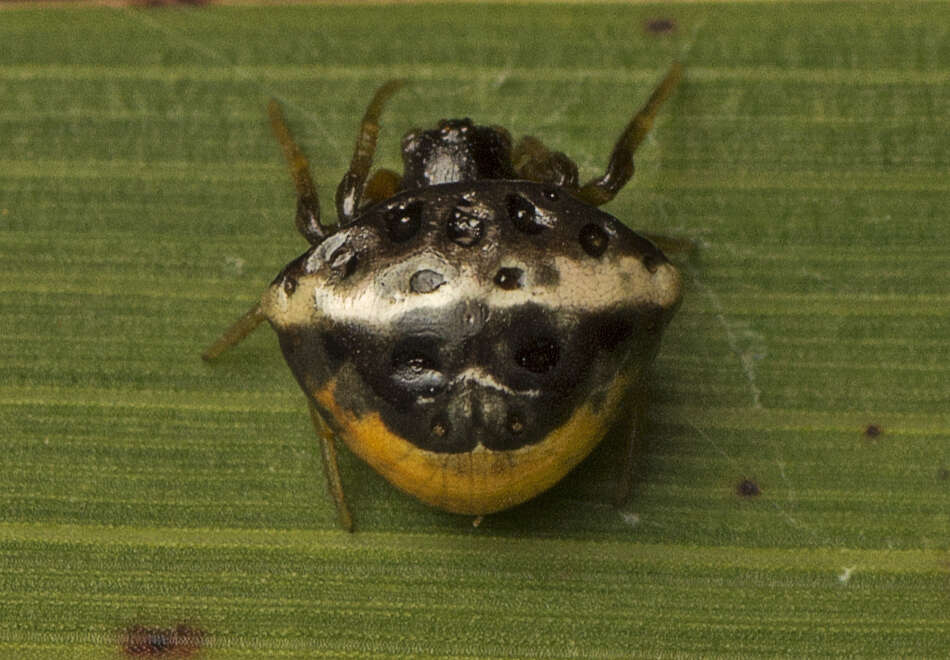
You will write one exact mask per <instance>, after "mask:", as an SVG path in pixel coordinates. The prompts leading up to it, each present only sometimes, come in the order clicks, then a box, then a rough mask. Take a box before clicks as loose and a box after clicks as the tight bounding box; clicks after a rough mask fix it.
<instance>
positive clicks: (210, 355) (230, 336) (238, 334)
mask: <svg viewBox="0 0 950 660" xmlns="http://www.w3.org/2000/svg"><path fill="white" fill-rule="evenodd" d="M266 319H267V317H266V316H264V310H263V309H261V304H260V303H257V304H256V305H254V306H253V307H251V308H250V309H249V310H247V311H246V312H245V313H244V316H242V317H241V318H239V319H238V320H237V321H235V322H234V323H232V324H231V326H230V327H229V328H228V329H227V330H225V331H224V333H223V334H222V335H221V336H220V337H218V339H217V340H215V342H214V343H213V344H211V346H209V347H208V348H206V349H205V352H204V353H202V354H201V358H202V359H203V360H206V361H208V362H210V361H211V360H214V359H215V358H217V357H218V356H219V355H221V354H222V353H224V352H225V351H226V350H228V349H229V348H231V347H232V346H237V345H238V344H240V343H241V342H242V341H243V340H244V338H245V337H247V336H248V335H249V334H251V333H252V332H254V331H255V330H256V329H257V326H259V325H260V324H261V323H263V322H264V321H265V320H266Z"/></svg>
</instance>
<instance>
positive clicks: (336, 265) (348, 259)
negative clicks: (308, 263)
mask: <svg viewBox="0 0 950 660" xmlns="http://www.w3.org/2000/svg"><path fill="white" fill-rule="evenodd" d="M357 263H359V257H358V256H357V254H356V250H354V249H353V248H352V246H350V244H349V243H344V244H343V245H341V246H340V247H338V248H337V249H336V250H334V251H333V254H331V255H330V258H329V259H328V264H329V266H330V269H331V270H333V272H334V273H336V274H337V275H338V276H339V278H340V279H341V280H345V279H346V278H347V277H349V276H350V275H352V274H353V272H354V271H355V270H356V265H357Z"/></svg>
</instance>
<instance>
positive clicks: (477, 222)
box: [445, 208, 485, 247]
mask: <svg viewBox="0 0 950 660" xmlns="http://www.w3.org/2000/svg"><path fill="white" fill-rule="evenodd" d="M445 232H446V234H447V235H448V237H449V239H450V240H452V242H454V243H457V244H458V245H461V246H462V247H472V246H473V245H476V244H477V243H478V242H479V241H480V240H482V236H483V235H484V234H485V223H484V222H483V221H482V219H481V218H478V217H476V216H474V215H472V214H471V213H467V212H465V211H462V210H461V209H457V208H456V209H453V210H452V212H451V213H450V214H449V219H448V222H446V225H445Z"/></svg>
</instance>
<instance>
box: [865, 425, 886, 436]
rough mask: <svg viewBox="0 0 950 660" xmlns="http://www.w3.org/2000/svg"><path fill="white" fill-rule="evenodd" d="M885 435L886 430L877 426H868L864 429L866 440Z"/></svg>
mask: <svg viewBox="0 0 950 660" xmlns="http://www.w3.org/2000/svg"><path fill="white" fill-rule="evenodd" d="M883 434H884V429H882V428H881V427H880V426H878V425H877V424H868V425H867V426H866V427H865V428H864V437H866V438H876V437H878V436H880V435H883Z"/></svg>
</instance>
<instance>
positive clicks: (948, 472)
mask: <svg viewBox="0 0 950 660" xmlns="http://www.w3.org/2000/svg"><path fill="white" fill-rule="evenodd" d="M937 479H939V480H940V481H946V480H947V479H950V469H948V468H947V467H946V466H943V467H941V468H940V469H939V470H937Z"/></svg>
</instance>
